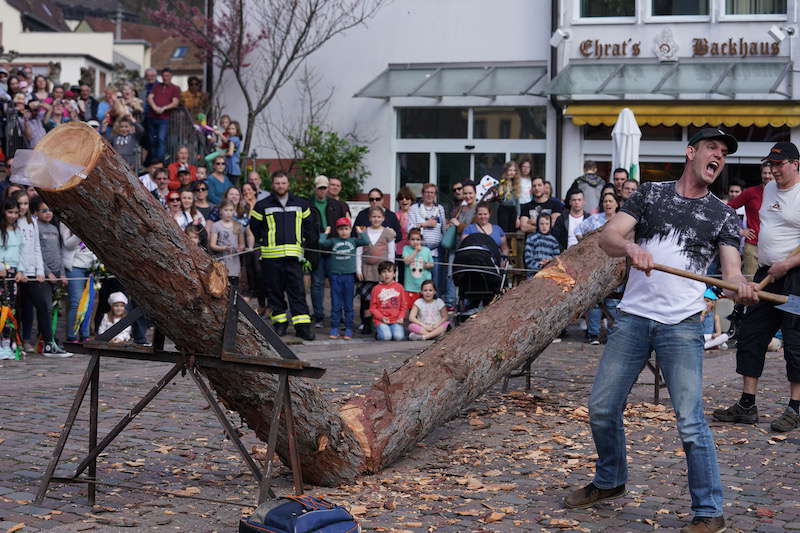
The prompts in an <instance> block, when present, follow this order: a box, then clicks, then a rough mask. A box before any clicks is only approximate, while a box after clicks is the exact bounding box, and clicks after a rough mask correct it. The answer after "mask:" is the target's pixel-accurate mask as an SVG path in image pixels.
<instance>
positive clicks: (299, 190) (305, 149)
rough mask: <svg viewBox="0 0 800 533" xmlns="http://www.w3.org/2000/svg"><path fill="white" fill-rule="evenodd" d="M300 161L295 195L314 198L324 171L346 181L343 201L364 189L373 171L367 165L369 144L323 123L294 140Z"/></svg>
mask: <svg viewBox="0 0 800 533" xmlns="http://www.w3.org/2000/svg"><path fill="white" fill-rule="evenodd" d="M291 141H292V145H293V146H294V149H295V152H296V153H297V154H298V155H299V159H298V161H297V162H296V165H297V167H298V168H299V169H300V172H299V175H298V179H297V182H296V183H295V185H294V186H293V187H292V192H293V193H294V194H297V195H300V196H305V197H306V198H310V197H311V196H312V195H313V194H314V178H315V177H316V176H319V175H320V174H324V175H325V176H328V177H329V178H339V179H340V180H342V194H341V198H342V200H350V199H352V198H354V197H355V195H356V194H358V193H360V192H361V187H362V186H363V185H364V181H365V180H366V179H367V177H368V176H369V175H370V172H369V171H368V170H367V169H366V168H365V167H364V156H366V154H367V153H368V152H369V148H367V147H366V146H359V145H357V144H355V143H353V142H351V141H349V140H348V139H346V138H344V137H340V136H339V135H338V134H337V133H336V132H333V131H323V130H322V128H320V127H319V126H310V127H309V128H308V130H306V134H305V136H304V138H303V139H295V138H293V139H291Z"/></svg>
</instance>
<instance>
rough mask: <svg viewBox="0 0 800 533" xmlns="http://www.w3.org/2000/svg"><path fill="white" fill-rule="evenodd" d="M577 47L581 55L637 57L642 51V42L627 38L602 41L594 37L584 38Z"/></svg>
mask: <svg viewBox="0 0 800 533" xmlns="http://www.w3.org/2000/svg"><path fill="white" fill-rule="evenodd" d="M578 49H579V50H580V53H581V55H582V56H583V57H596V58H600V57H638V56H639V54H640V53H641V51H642V42H641V41H635V42H634V41H633V39H627V40H625V41H622V42H618V43H604V42H602V41H600V40H596V39H595V40H592V39H586V40H585V41H582V42H581V44H580V46H579V48H578Z"/></svg>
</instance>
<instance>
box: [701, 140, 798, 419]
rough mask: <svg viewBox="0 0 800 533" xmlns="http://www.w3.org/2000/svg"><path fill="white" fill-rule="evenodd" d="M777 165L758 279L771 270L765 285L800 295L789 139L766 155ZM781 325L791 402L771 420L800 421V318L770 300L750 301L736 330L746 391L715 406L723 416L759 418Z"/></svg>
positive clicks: (794, 162)
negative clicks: (767, 362)
mask: <svg viewBox="0 0 800 533" xmlns="http://www.w3.org/2000/svg"><path fill="white" fill-rule="evenodd" d="M764 160H765V161H766V162H767V163H769V166H770V167H771V168H772V177H773V178H774V179H773V180H772V181H770V182H768V183H767V184H766V185H765V186H764V198H763V201H762V202H761V209H759V211H758V216H759V219H760V220H761V229H760V231H759V240H758V270H757V271H756V274H755V277H754V278H753V280H754V281H756V282H759V281H761V280H763V279H764V278H765V277H767V276H768V275H769V276H771V279H772V280H773V281H771V283H769V284H768V285H767V286H766V287H765V290H767V291H769V292H775V293H778V294H795V295H800V269H799V268H797V267H798V266H800V254H796V255H791V253H792V252H793V251H794V250H795V249H796V248H797V247H798V246H800V172H798V166H800V154H799V153H798V151H797V147H796V146H795V145H794V144H792V143H790V142H779V143H777V144H775V146H773V147H772V149H771V150H770V151H769V155H767V157H765V158H764ZM779 329H780V330H781V332H782V334H783V344H784V346H783V357H784V359H786V376H787V378H788V379H789V392H790V398H789V406H788V407H787V408H786V410H785V411H784V413H783V414H782V415H781V416H780V417H779V418H776V419H775V420H773V421H772V423H771V424H770V427H771V428H772V430H773V431H780V432H785V431H791V430H793V429H796V428H798V427H800V413H798V408H800V318H798V317H797V316H795V315H793V314H790V313H786V312H783V311H779V310H778V309H775V306H774V305H772V304H769V303H767V302H759V303H757V304H756V305H753V306H751V307H748V308H747V310H746V312H745V315H744V320H742V325H741V330H740V331H739V332H737V344H736V373H737V374H741V375H742V380H743V383H742V397H741V398H740V399H739V401H738V402H736V403H735V404H733V405H732V406H730V407H728V408H727V409H717V410H716V411H714V418H716V419H717V420H719V421H721V422H741V423H746V424H755V423H756V422H758V408H757V407H756V391H757V389H758V378H759V377H761V373H762V372H763V370H764V359H765V354H766V351H767V346H768V345H769V343H770V341H771V340H772V337H773V336H774V335H775V333H777V331H778V330H779Z"/></svg>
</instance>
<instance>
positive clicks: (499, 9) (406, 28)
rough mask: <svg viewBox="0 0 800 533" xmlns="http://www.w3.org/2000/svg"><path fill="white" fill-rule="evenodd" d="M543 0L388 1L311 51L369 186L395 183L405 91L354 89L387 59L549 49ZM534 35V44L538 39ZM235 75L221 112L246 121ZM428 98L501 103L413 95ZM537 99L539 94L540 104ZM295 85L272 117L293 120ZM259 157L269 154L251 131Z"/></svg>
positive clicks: (528, 56)
mask: <svg viewBox="0 0 800 533" xmlns="http://www.w3.org/2000/svg"><path fill="white" fill-rule="evenodd" d="M549 13H550V2H549V0H496V1H494V2H486V1H485V0H437V1H435V2H434V1H431V0H403V1H395V2H393V3H391V4H389V5H388V6H386V7H385V8H384V9H383V10H382V11H381V12H379V14H378V15H377V16H376V17H375V18H374V19H372V20H370V21H369V22H368V24H367V25H366V26H362V27H358V28H354V29H352V30H351V31H349V32H348V33H347V34H345V35H341V36H338V37H336V38H335V39H333V40H332V41H331V42H329V43H328V44H327V45H326V46H324V47H323V48H322V49H320V50H319V51H318V52H317V53H316V54H315V55H313V56H311V58H310V59H309V61H308V62H307V65H308V66H309V67H310V68H312V69H314V70H315V71H316V72H317V73H318V74H319V75H320V76H321V83H320V87H319V93H320V94H327V92H328V91H329V90H330V89H331V88H333V89H334V95H333V99H332V101H331V106H330V113H329V116H328V118H329V121H330V124H331V126H332V127H333V129H335V130H336V131H338V132H340V133H346V132H349V131H355V132H356V133H357V134H358V136H359V137H360V138H364V139H368V140H370V141H371V142H370V143H369V148H370V153H369V155H368V157H367V166H368V168H369V169H370V170H371V171H372V177H371V178H370V179H369V181H368V183H367V184H366V185H365V189H364V190H367V189H369V188H370V187H373V186H376V187H381V188H385V189H386V190H389V189H390V187H393V186H394V184H393V183H392V179H391V176H393V174H394V169H393V167H394V160H393V151H392V143H393V136H394V131H393V127H392V126H393V124H394V117H393V114H394V113H393V106H394V105H397V104H400V103H401V100H402V105H409V103H410V102H412V101H410V100H409V99H400V100H396V101H394V102H385V101H383V100H375V99H370V98H353V95H354V94H355V93H356V92H357V91H358V90H359V89H361V88H362V87H363V86H364V85H366V84H367V83H369V82H370V81H371V80H372V79H373V78H375V77H376V76H377V75H378V74H380V73H381V72H382V71H383V70H384V69H385V68H386V66H387V64H389V63H406V62H408V63H420V62H457V61H514V60H521V61H532V60H546V59H547V58H548V57H549V49H548V48H547V39H548V36H549V32H550V23H549ZM537 43H538V44H537ZM233 85H234V84H233V83H228V84H227V86H226V88H225V90H224V91H223V102H224V108H225V112H226V113H229V114H230V115H231V116H233V117H234V119H235V120H240V121H241V122H242V124H243V125H244V118H245V114H246V113H245V110H244V109H245V108H244V106H243V105H242V101H241V96H240V94H239V92H238V90H237V89H235V88H234V87H233ZM415 101H416V102H418V103H421V104H422V105H425V106H431V105H443V106H447V105H450V106H452V105H466V104H468V103H469V102H472V103H473V105H474V104H477V105H493V104H497V105H499V104H500V103H501V100H500V99H498V101H497V102H495V103H491V102H489V101H488V100H487V99H472V100H466V99H450V98H445V99H444V101H443V102H441V103H437V102H436V100H433V99H416V100H415ZM542 102H543V100H542V101H541V102H538V104H539V105H541V103H542ZM297 106H298V98H297V94H296V85H295V83H293V82H290V83H289V84H287V86H286V87H284V89H283V90H282V91H280V94H279V100H278V101H277V102H275V104H274V105H273V106H271V110H270V112H271V113H272V114H273V116H274V117H281V116H282V114H283V116H285V117H287V118H288V119H289V120H291V117H292V116H294V115H295V114H296V112H297ZM255 141H256V142H255V143H254V147H255V148H256V149H257V150H258V154H259V157H275V155H274V152H272V150H270V148H269V147H268V146H267V145H266V144H265V143H264V142H263V137H262V136H259V135H257V136H256V138H255Z"/></svg>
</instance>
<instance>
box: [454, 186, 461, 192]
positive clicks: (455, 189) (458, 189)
mask: <svg viewBox="0 0 800 533" xmlns="http://www.w3.org/2000/svg"><path fill="white" fill-rule="evenodd" d="M461 189H463V187H453V192H458V191H460V190H461Z"/></svg>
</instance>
